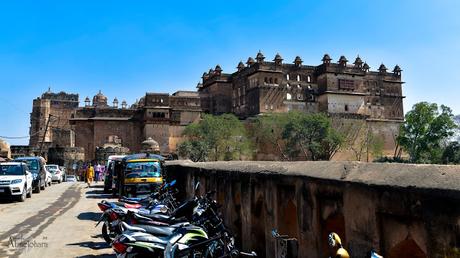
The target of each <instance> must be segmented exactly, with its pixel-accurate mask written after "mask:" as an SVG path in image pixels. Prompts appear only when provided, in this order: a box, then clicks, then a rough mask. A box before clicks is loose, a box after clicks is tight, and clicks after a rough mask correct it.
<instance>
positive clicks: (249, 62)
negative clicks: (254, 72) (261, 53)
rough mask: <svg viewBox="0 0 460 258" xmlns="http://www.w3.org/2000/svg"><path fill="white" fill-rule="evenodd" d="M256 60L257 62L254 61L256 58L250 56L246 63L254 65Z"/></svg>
mask: <svg viewBox="0 0 460 258" xmlns="http://www.w3.org/2000/svg"><path fill="white" fill-rule="evenodd" d="M255 62H256V61H254V58H252V57H248V61H247V62H246V64H247V65H248V66H251V65H253V64H254V63H255Z"/></svg>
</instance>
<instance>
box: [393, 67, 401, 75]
mask: <svg viewBox="0 0 460 258" xmlns="http://www.w3.org/2000/svg"><path fill="white" fill-rule="evenodd" d="M401 72H402V70H401V67H399V65H396V66H395V68H394V69H393V73H394V74H395V75H397V76H400V75H401Z"/></svg>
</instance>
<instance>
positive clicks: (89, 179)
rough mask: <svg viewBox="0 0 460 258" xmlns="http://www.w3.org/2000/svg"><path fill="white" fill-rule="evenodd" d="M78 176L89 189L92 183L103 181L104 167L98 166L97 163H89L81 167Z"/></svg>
mask: <svg viewBox="0 0 460 258" xmlns="http://www.w3.org/2000/svg"><path fill="white" fill-rule="evenodd" d="M94 164H96V165H94ZM80 176H81V178H84V180H85V182H86V183H87V184H88V187H90V186H91V184H92V183H93V181H95V182H98V181H103V180H104V176H105V166H103V165H100V164H99V163H95V162H89V163H88V164H85V165H84V166H83V169H82V170H81V172H80Z"/></svg>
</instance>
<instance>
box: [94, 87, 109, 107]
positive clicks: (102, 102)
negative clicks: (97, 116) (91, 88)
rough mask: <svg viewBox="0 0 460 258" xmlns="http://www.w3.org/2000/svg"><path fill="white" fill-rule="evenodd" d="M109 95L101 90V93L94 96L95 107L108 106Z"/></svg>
mask: <svg viewBox="0 0 460 258" xmlns="http://www.w3.org/2000/svg"><path fill="white" fill-rule="evenodd" d="M107 106H108V105H107V97H106V96H104V94H102V92H101V91H100V90H99V93H98V94H96V95H94V97H93V107H107Z"/></svg>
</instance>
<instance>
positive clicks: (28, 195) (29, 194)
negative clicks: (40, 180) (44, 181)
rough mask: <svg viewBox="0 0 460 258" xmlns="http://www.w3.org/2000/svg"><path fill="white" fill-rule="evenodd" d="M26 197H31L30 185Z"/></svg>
mask: <svg viewBox="0 0 460 258" xmlns="http://www.w3.org/2000/svg"><path fill="white" fill-rule="evenodd" d="M26 197H27V198H31V197H32V187H31V188H30V190H29V191H28V192H27V196H26Z"/></svg>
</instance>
